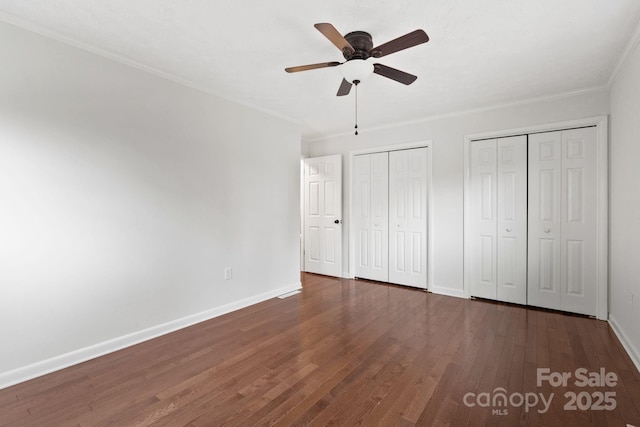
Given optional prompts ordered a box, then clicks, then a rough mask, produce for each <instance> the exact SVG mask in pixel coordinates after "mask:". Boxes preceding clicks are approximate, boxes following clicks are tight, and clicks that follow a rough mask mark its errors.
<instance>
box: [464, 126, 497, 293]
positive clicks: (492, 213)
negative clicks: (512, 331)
mask: <svg viewBox="0 0 640 427" xmlns="http://www.w3.org/2000/svg"><path fill="white" fill-rule="evenodd" d="M497 168H498V166H497V140H495V139H491V140H485V141H474V142H473V143H472V144H471V164H470V171H469V184H470V195H471V197H470V202H471V206H470V212H471V230H470V233H469V234H470V237H469V238H470V239H471V253H470V262H471V265H470V278H471V280H470V292H471V296H474V297H479V298H489V299H496V297H497V263H498V254H497V221H498V215H497V210H498V202H497V191H498V189H497V182H498V177H497V175H498V169H497Z"/></svg>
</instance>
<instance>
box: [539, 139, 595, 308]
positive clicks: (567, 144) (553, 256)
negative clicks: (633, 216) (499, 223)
mask: <svg viewBox="0 0 640 427" xmlns="http://www.w3.org/2000/svg"><path fill="white" fill-rule="evenodd" d="M596 138H597V135H596V129H595V128H594V127H590V128H581V129H571V130H566V131H561V132H545V133H539V134H533V135H530V136H529V203H530V210H529V280H528V299H529V304H531V305H535V306H539V307H546V308H553V309H558V310H564V311H570V312H574V313H582V314H588V315H595V314H596V306H597V302H596V268H597V259H596V244H597V241H596V233H597V224H596V220H597V218H596V213H597V199H596V191H597V182H596V177H597V171H596V167H597V164H596V161H597V152H596V150H597V145H596Z"/></svg>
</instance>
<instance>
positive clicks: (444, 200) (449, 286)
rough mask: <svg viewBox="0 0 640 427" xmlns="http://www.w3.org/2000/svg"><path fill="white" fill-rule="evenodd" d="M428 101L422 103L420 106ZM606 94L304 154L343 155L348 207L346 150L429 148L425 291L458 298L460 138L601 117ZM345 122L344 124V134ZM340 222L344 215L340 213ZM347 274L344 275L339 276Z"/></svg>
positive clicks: (322, 144)
mask: <svg viewBox="0 0 640 427" xmlns="http://www.w3.org/2000/svg"><path fill="white" fill-rule="evenodd" d="M425 102H428V101H425ZM608 113H609V96H608V91H606V90H601V91H595V92H590V93H585V94H581V95H575V96H565V97H557V98H551V99H547V100H541V101H538V102H530V103H523V104H519V105H513V106H506V107H503V108H494V109H489V110H486V111H478V112H470V113H467V114H460V115H456V116H451V117H443V118H436V119H432V120H425V121H422V122H417V123H410V124H405V125H403V126H398V127H393V128H387V129H380V130H375V131H368V130H367V129H366V128H362V129H360V135H359V136H355V135H353V134H347V135H343V136H336V137H332V138H327V139H325V140H318V141H312V142H306V143H305V146H304V151H305V152H306V153H307V154H308V155H309V156H311V157H316V156H323V155H328V154H339V153H341V154H344V157H343V160H344V161H343V167H344V178H343V182H344V183H345V191H344V206H345V207H346V208H348V200H349V194H348V183H349V170H348V168H349V165H348V153H349V151H351V150H360V149H364V148H370V147H376V146H386V145H392V144H399V143H408V142H416V141H427V140H428V141H431V142H432V146H433V152H432V153H433V154H432V155H433V194H432V198H431V203H432V209H433V218H432V225H433V230H432V233H433V236H432V244H433V254H432V255H433V265H432V266H430V268H432V269H433V283H432V284H431V285H430V289H432V290H433V291H435V292H441V293H446V294H450V295H459V296H462V295H463V294H464V288H463V222H464V215H463V193H464V175H463V169H464V155H463V154H464V136H465V135H468V134H476V133H482V132H489V131H497V130H503V129H515V128H520V127H525V126H533V125H539V124H545V123H554V122H561V121H568V120H573V119H580V118H587V117H595V116H602V115H607V114H608ZM348 128H349V122H348V121H345V129H348ZM344 218H345V220H347V219H348V212H346V211H345V213H344ZM348 226H349V224H347V223H345V227H343V230H344V231H343V233H344V236H343V242H344V248H343V257H344V259H343V265H344V266H348V262H347V260H348V238H347V236H348ZM345 273H347V274H352V273H350V272H345Z"/></svg>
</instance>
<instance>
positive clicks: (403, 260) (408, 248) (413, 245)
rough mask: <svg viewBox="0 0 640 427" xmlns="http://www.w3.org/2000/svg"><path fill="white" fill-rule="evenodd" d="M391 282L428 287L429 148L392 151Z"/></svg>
mask: <svg viewBox="0 0 640 427" xmlns="http://www.w3.org/2000/svg"><path fill="white" fill-rule="evenodd" d="M389 282H391V283H398V284H401V285H407V286H414V287H419V288H425V289H426V287H427V148H415V149H410V150H400V151H391V152H389Z"/></svg>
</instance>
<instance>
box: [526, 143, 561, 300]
mask: <svg viewBox="0 0 640 427" xmlns="http://www.w3.org/2000/svg"><path fill="white" fill-rule="evenodd" d="M561 147H562V145H561V132H546V133H539V134H533V135H529V185H528V187H529V221H528V223H529V229H528V235H529V238H528V241H529V244H528V246H529V257H528V283H527V288H528V289H527V299H528V303H529V304H530V305H535V306H538V307H546V308H553V309H559V308H560V292H561V286H560V284H561V277H562V276H561V273H562V270H561V263H560V246H561V188H562V182H561V174H562V163H561V162H562V152H561V151H562V150H561Z"/></svg>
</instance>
